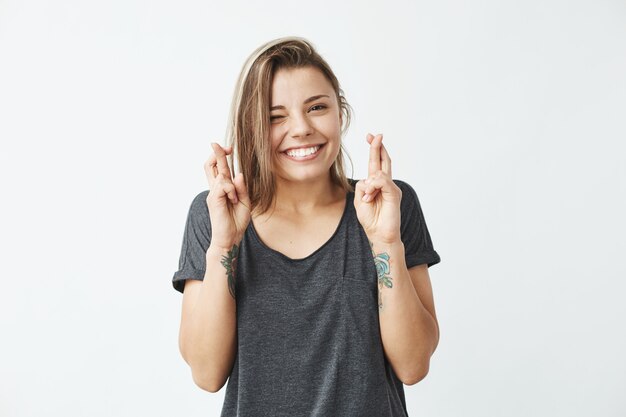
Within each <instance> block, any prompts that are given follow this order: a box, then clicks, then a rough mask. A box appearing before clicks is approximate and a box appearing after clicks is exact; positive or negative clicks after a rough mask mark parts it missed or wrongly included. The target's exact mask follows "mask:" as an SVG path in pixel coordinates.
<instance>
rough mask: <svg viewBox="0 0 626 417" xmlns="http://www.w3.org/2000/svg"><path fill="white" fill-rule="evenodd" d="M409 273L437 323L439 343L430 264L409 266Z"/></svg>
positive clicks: (422, 300)
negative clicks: (429, 269)
mask: <svg viewBox="0 0 626 417" xmlns="http://www.w3.org/2000/svg"><path fill="white" fill-rule="evenodd" d="M409 275H410V276H411V282H412V283H413V287H414V288H415V292H416V293H417V296H418V297H419V299H420V301H421V302H422V304H423V305H424V308H426V310H428V312H429V313H430V315H431V316H432V317H433V320H435V325H436V326H437V343H439V323H438V322H437V314H436V312H435V300H434V296H433V289H432V285H431V283H430V275H429V274H428V264H420V265H415V266H413V267H411V268H409ZM437 343H435V347H437Z"/></svg>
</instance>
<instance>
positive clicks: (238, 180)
mask: <svg viewBox="0 0 626 417" xmlns="http://www.w3.org/2000/svg"><path fill="white" fill-rule="evenodd" d="M233 185H234V186H235V190H237V198H238V199H239V201H242V202H243V204H245V205H246V206H247V207H248V208H250V196H249V195H248V187H247V186H246V183H245V181H244V179H243V173H241V172H239V173H237V175H235V178H234V179H233Z"/></svg>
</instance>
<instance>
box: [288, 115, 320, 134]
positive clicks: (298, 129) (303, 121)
mask: <svg viewBox="0 0 626 417" xmlns="http://www.w3.org/2000/svg"><path fill="white" fill-rule="evenodd" d="M290 130H291V136H292V137H294V138H303V137H306V136H308V135H311V134H313V131H314V129H313V126H311V122H310V121H309V119H308V118H307V116H306V115H302V114H296V115H294V116H293V117H291V126H290Z"/></svg>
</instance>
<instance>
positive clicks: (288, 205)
mask: <svg viewBox="0 0 626 417" xmlns="http://www.w3.org/2000/svg"><path fill="white" fill-rule="evenodd" d="M343 197H345V192H344V191H343V190H342V189H341V187H339V186H338V185H336V184H335V183H333V182H332V180H331V179H330V174H329V175H328V176H327V177H326V178H324V179H321V180H320V179H314V180H310V181H288V180H285V179H283V178H278V177H277V178H276V194H275V198H276V210H277V211H279V212H280V211H282V212H290V213H299V214H306V213H312V212H314V211H315V210H317V209H318V208H322V207H327V206H329V205H330V204H333V203H336V202H337V200H339V199H340V198H343Z"/></svg>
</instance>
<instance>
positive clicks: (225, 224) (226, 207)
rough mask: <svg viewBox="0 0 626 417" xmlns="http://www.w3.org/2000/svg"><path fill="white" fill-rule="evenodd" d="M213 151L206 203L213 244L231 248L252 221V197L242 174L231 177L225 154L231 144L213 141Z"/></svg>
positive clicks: (208, 166) (206, 167) (206, 168)
mask: <svg viewBox="0 0 626 417" xmlns="http://www.w3.org/2000/svg"><path fill="white" fill-rule="evenodd" d="M211 146H212V147H213V154H212V155H211V156H210V157H209V159H208V160H207V161H206V162H205V163H204V171H205V173H206V176H207V179H208V180H209V195H208V196H207V199H206V203H207V207H208V209H209V216H210V220H211V245H212V246H213V245H215V246H217V247H219V248H223V249H228V250H230V249H231V248H232V247H233V245H234V244H239V242H240V241H241V239H242V238H243V234H244V232H245V231H246V228H247V227H248V223H249V222H250V197H249V196H248V188H247V186H246V184H245V183H244V179H243V174H242V173H241V172H240V173H238V174H237V175H236V176H235V178H234V179H233V178H231V175H230V169H229V167H228V161H227V160H226V155H229V154H230V153H231V152H232V147H231V146H227V147H225V148H222V147H221V146H220V145H219V144H217V143H211Z"/></svg>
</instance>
